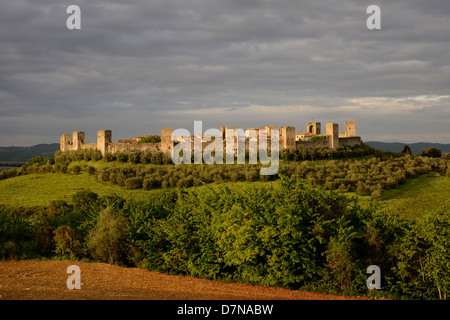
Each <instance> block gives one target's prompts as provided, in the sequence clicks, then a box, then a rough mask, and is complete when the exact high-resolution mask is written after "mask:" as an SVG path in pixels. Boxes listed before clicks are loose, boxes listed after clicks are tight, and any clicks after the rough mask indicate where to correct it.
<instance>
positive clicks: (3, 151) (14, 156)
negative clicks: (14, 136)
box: [0, 141, 450, 163]
mask: <svg viewBox="0 0 450 320" xmlns="http://www.w3.org/2000/svg"><path fill="white" fill-rule="evenodd" d="M364 143H365V144H367V145H369V146H372V147H374V148H375V149H378V150H381V151H384V152H389V151H390V152H401V151H402V150H403V148H404V147H405V145H407V146H409V147H410V148H411V152H412V153H413V154H421V153H422V151H423V150H424V149H426V148H430V147H434V148H437V149H439V150H441V152H442V153H449V152H450V144H443V143H433V142H416V143H403V142H380V141H369V142H364ZM57 150H59V143H50V144H37V145H35V146H31V147H0V162H23V163H25V162H26V161H27V160H28V159H31V158H34V157H36V156H43V157H47V158H52V157H53V155H54V153H55V151H57Z"/></svg>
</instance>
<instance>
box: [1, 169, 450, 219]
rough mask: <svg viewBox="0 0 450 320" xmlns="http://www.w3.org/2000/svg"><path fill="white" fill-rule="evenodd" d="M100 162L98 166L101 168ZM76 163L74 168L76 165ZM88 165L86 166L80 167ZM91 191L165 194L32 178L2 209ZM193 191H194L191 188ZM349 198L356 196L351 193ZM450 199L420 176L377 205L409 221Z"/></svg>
mask: <svg viewBox="0 0 450 320" xmlns="http://www.w3.org/2000/svg"><path fill="white" fill-rule="evenodd" d="M100 163H101V161H99V162H97V163H96V164H97V165H99V164H100ZM74 164H75V163H73V164H72V165H74ZM77 164H79V165H85V164H87V163H77ZM277 183H278V181H274V182H260V181H257V182H234V183H232V182H225V183H220V184H208V185H207V186H200V187H195V188H205V187H211V188H216V187H218V186H221V185H224V184H226V185H227V186H229V187H232V188H239V189H241V188H243V187H245V186H248V185H252V186H262V185H268V184H272V185H276V184H277ZM83 189H88V190H90V191H92V192H95V193H97V194H99V195H100V196H104V195H110V194H117V195H119V196H121V197H123V198H126V199H130V198H133V199H135V200H138V201H141V200H145V199H146V198H147V197H148V195H149V193H153V194H154V193H159V192H164V190H163V189H155V190H151V191H146V190H143V189H137V190H127V189H126V188H125V187H122V186H118V185H115V184H112V183H110V182H103V181H100V180H98V179H97V178H96V176H95V175H94V176H92V175H88V174H87V173H81V174H78V175H76V174H72V173H68V174H62V173H49V174H29V175H24V176H18V177H14V178H10V179H5V180H2V181H0V205H10V206H22V207H34V206H42V205H46V204H47V203H48V202H49V201H50V200H66V201H68V202H70V201H71V197H72V195H73V194H75V193H76V192H77V191H80V190H83ZM191 189H192V188H191ZM348 195H349V196H352V195H355V194H354V193H348ZM358 198H359V199H360V201H361V204H362V205H363V206H364V205H366V204H367V203H368V201H369V200H370V199H371V197H370V196H363V197H359V196H358ZM449 199H450V178H448V177H444V176H442V177H435V176H434V174H426V175H421V176H418V177H416V178H414V179H407V181H406V183H404V184H402V185H399V186H398V187H397V188H395V189H390V190H385V191H384V192H383V194H382V197H381V198H379V199H377V201H378V202H379V203H380V204H381V205H382V207H383V208H384V209H386V210H387V211H389V212H391V213H395V214H399V215H400V216H402V217H405V218H408V219H415V218H417V217H419V216H421V215H423V214H424V213H427V212H436V211H437V210H440V208H442V206H444V205H446V204H447V205H448V206H450V203H449V202H448V201H449Z"/></svg>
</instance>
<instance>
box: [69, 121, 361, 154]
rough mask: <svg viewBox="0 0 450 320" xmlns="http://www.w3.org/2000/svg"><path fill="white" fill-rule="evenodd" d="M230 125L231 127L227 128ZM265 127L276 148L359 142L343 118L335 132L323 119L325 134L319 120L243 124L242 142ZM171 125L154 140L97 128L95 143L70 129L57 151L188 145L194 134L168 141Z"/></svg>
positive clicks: (204, 141) (204, 140)
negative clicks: (274, 134)
mask: <svg viewBox="0 0 450 320" xmlns="http://www.w3.org/2000/svg"><path fill="white" fill-rule="evenodd" d="M230 129H231V130H230ZM237 129H238V128H237V127H225V126H222V129H221V132H222V137H223V138H224V141H226V139H227V136H226V135H228V134H233V136H234V137H236V136H235V132H236V130H237ZM262 129H265V130H267V133H268V134H267V142H268V144H270V139H271V137H270V130H271V129H279V130H280V131H279V132H280V136H279V146H280V149H295V148H297V146H303V147H304V148H305V149H311V148H317V147H329V148H330V149H337V148H338V147H340V146H354V145H358V144H361V137H359V136H357V135H356V128H355V121H354V120H350V121H345V132H343V133H339V125H338V124H337V123H327V125H326V131H325V134H322V129H321V124H320V122H309V123H308V124H307V126H306V131H305V132H300V133H296V131H295V128H294V127H289V126H288V127H281V128H278V127H274V126H265V127H261V128H247V129H246V130H245V136H246V137H245V143H246V149H247V150H248V146H249V140H250V139H251V137H250V135H249V132H250V131H251V130H254V131H255V132H256V134H257V135H258V132H259V130H262ZM173 132H174V129H173V128H162V129H161V135H160V136H158V135H153V137H155V138H156V139H155V140H156V141H158V142H143V141H146V140H143V139H146V138H148V137H151V136H140V137H137V138H134V139H127V140H118V141H117V142H116V143H114V142H112V134H111V130H99V131H98V132H97V142H96V143H86V141H85V134H84V132H83V131H74V132H73V133H72V137H71V135H70V134H68V133H64V134H63V135H61V139H60V150H61V151H72V150H73V151H75V150H79V149H94V150H95V149H97V150H99V151H100V153H101V154H102V155H104V154H105V153H106V152H109V153H116V152H125V151H135V150H139V151H142V152H145V151H151V152H163V153H165V154H168V155H170V154H171V152H172V150H173V147H174V145H176V144H177V143H180V142H181V141H183V140H184V139H191V141H192V147H193V141H194V136H193V135H191V136H182V137H179V138H178V140H176V141H172V133H173ZM201 139H202V148H204V147H206V146H207V145H208V144H209V143H211V142H212V141H211V139H209V138H208V137H206V136H205V135H203V136H202V137H201Z"/></svg>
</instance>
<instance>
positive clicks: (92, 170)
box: [86, 166, 97, 175]
mask: <svg viewBox="0 0 450 320" xmlns="http://www.w3.org/2000/svg"><path fill="white" fill-rule="evenodd" d="M86 171H87V173H88V174H90V175H94V174H95V173H96V172H97V170H96V169H95V168H94V167H93V166H88V167H87V169H86Z"/></svg>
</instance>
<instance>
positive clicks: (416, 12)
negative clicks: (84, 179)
mask: <svg viewBox="0 0 450 320" xmlns="http://www.w3.org/2000/svg"><path fill="white" fill-rule="evenodd" d="M69 5H78V6H79V7H80V9H81V29H79V30H76V29H75V30H69V29H68V28H67V26H66V21H67V19H68V18H69V17H70V15H71V14H68V13H66V9H67V7H68V6H69ZM370 5H378V6H379V7H380V9H381V16H380V17H381V20H380V21H381V29H379V30H369V29H368V28H367V25H366V21H367V19H368V18H369V17H370V15H371V14H368V13H367V12H366V10H367V7H368V6H370ZM346 120H355V121H356V133H357V134H358V135H360V136H361V137H362V139H363V141H386V142H393V141H399V142H406V143H412V142H422V141H426V142H439V143H450V1H447V0H427V1H423V0H398V1H392V0H390V1H387V0H383V1H372V0H368V1H356V0H340V1H333V0H315V1H302V0H129V1H117V0H113V1H103V0H96V1H88V0H63V1H61V0H14V1H6V0H1V2H0V146H12V145H14V146H31V145H35V144H39V143H59V137H60V135H61V134H63V133H72V132H73V131H75V130H76V131H84V132H85V134H86V142H95V141H96V132H97V131H98V130H101V129H109V130H112V139H113V142H115V141H117V139H130V138H134V137H137V136H141V135H147V134H159V133H160V130H161V128H166V127H167V128H174V129H177V128H186V129H188V130H190V131H191V132H193V122H194V121H203V129H204V130H206V129H209V128H220V127H221V126H222V125H226V126H234V127H239V128H243V129H245V128H248V127H259V126H265V125H272V126H278V127H280V126H293V127H295V128H296V132H297V133H298V132H302V131H306V123H307V122H312V121H318V122H321V123H322V128H325V127H326V123H329V122H335V123H338V124H339V128H340V132H343V131H344V124H345V121H346Z"/></svg>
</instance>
